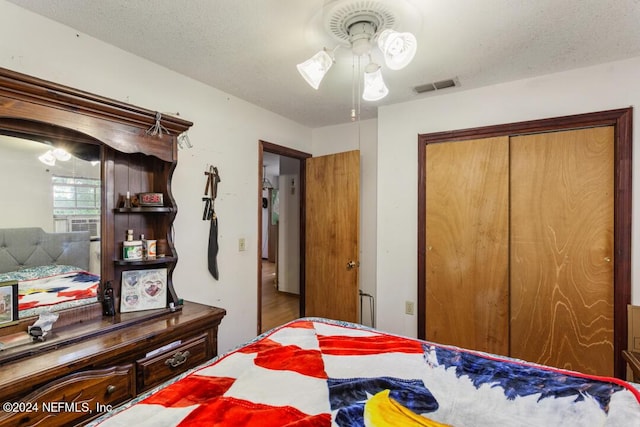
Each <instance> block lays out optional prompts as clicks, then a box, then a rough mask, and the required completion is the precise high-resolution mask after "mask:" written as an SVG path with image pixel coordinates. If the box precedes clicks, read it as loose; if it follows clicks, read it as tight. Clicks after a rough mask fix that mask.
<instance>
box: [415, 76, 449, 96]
mask: <svg viewBox="0 0 640 427" xmlns="http://www.w3.org/2000/svg"><path fill="white" fill-rule="evenodd" d="M457 80H458V79H457V78H454V79H448V80H440V81H439V82H433V83H427V84H423V85H420V86H416V87H414V88H413V90H415V91H416V93H425V92H433V91H435V90H442V89H446V88H448V87H455V86H458V85H459V83H458V82H457Z"/></svg>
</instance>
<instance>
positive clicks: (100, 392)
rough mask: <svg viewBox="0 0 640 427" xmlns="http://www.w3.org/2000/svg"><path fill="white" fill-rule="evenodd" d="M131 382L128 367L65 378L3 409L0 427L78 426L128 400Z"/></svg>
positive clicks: (75, 374) (133, 378)
mask: <svg viewBox="0 0 640 427" xmlns="http://www.w3.org/2000/svg"><path fill="white" fill-rule="evenodd" d="M134 381H135V376H134V369H133V365H132V364H129V365H125V366H116V367H112V368H107V369H96V370H90V371H81V372H76V373H73V374H71V375H67V376H65V377H62V378H59V379H57V380H55V381H53V382H51V383H49V384H46V385H44V386H42V387H40V388H39V389H37V390H36V391H34V392H33V393H31V394H29V395H27V396H25V397H24V398H21V399H16V400H14V401H12V402H11V403H12V405H13V408H8V407H6V406H3V409H4V410H3V411H2V412H0V426H32V425H46V426H47V427H49V426H68V425H73V424H76V423H79V422H81V421H84V420H87V419H89V418H93V417H96V416H97V415H99V414H101V413H103V412H107V411H109V410H110V409H111V407H114V406H116V405H117V404H120V403H122V402H124V401H126V400H128V399H131V398H132V397H133V396H134V384H135V383H134ZM5 405H6V403H5ZM6 409H10V411H7V410H6Z"/></svg>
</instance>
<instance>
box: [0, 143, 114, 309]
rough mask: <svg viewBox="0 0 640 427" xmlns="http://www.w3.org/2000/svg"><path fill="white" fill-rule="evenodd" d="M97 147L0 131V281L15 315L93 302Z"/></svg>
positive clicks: (96, 272) (96, 268) (96, 250)
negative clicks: (12, 288)
mask: <svg viewBox="0 0 640 427" xmlns="http://www.w3.org/2000/svg"><path fill="white" fill-rule="evenodd" d="M100 152H101V149H100V146H99V145H97V144H91V143H80V142H76V143H69V142H65V141H56V142H51V141H46V140H43V139H40V140H38V138H34V139H31V138H21V137H15V136H8V135H0V174H1V175H2V179H0V200H2V206H3V208H2V209H0V239H2V242H0V243H1V246H2V247H1V248H0V282H1V281H5V280H18V282H19V317H20V318H25V317H30V316H35V315H37V314H39V313H40V312H42V311H55V310H60V309H64V308H69V307H75V306H78V305H84V304H88V303H93V302H95V301H97V292H98V288H99V281H100V270H101V263H100V246H101V245H100V220H101V206H100V202H101V188H102V185H101V179H100V178H101V164H100Z"/></svg>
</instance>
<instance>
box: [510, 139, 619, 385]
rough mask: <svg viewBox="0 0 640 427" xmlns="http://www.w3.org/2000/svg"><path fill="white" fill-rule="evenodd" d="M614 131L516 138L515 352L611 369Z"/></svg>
mask: <svg viewBox="0 0 640 427" xmlns="http://www.w3.org/2000/svg"><path fill="white" fill-rule="evenodd" d="M613 138H614V129H613V127H599V128H590V129H580V130H571V131H562V132H552V133H542V134H536V135H527V136H517V137H512V138H511V184H510V185H511V262H510V284H511V351H510V355H511V356H513V357H517V358H522V359H526V360H529V361H532V362H538V363H542V364H545V365H551V366H556V367H559V368H566V369H572V370H577V371H581V372H585V373H589V374H598V375H613V373H614V372H613V356H614V352H613V197H614V194H613V189H614V186H613V183H614V181H613V179H614V169H613V162H614V144H613V142H614V139H613Z"/></svg>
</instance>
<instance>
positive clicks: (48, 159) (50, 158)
mask: <svg viewBox="0 0 640 427" xmlns="http://www.w3.org/2000/svg"><path fill="white" fill-rule="evenodd" d="M38 160H40V161H41V162H42V163H44V164H45V165H47V166H54V165H55V164H56V156H54V155H53V151H51V150H49V151H47V152H46V153H44V154H43V155H41V156H38Z"/></svg>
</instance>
